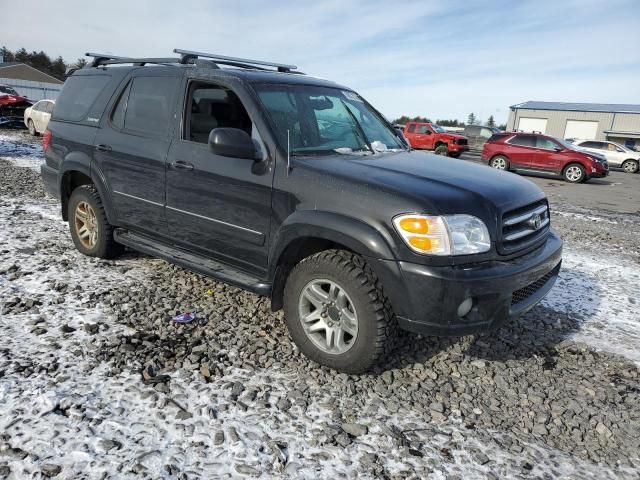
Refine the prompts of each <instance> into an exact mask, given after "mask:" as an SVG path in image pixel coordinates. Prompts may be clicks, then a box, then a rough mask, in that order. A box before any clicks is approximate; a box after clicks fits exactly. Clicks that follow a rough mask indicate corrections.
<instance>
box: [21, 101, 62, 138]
mask: <svg viewBox="0 0 640 480" xmlns="http://www.w3.org/2000/svg"><path fill="white" fill-rule="evenodd" d="M55 103H56V102H55V101H54V100H40V101H39V102H36V103H34V104H33V106H31V107H29V108H27V109H26V110H25V111H24V124H25V125H26V126H27V128H28V129H29V133H30V134H31V135H40V134H41V133H42V132H44V131H45V130H46V129H47V125H49V120H50V119H51V113H52V112H53V107H54V106H55Z"/></svg>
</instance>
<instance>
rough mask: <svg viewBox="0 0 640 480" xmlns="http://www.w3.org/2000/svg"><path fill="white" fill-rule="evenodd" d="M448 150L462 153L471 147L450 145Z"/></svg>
mask: <svg viewBox="0 0 640 480" xmlns="http://www.w3.org/2000/svg"><path fill="white" fill-rule="evenodd" d="M448 148H449V151H450V152H454V153H462V152H467V151H468V150H469V145H458V144H457V143H450V144H449V146H448Z"/></svg>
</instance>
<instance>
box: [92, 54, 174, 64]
mask: <svg viewBox="0 0 640 480" xmlns="http://www.w3.org/2000/svg"><path fill="white" fill-rule="evenodd" d="M85 55H86V56H87V57H93V61H92V62H91V63H90V64H88V67H99V66H100V65H117V64H121V63H133V64H134V65H138V66H143V65H145V64H147V63H157V64H163V65H164V64H171V63H180V59H179V58H153V57H152V58H130V57H121V56H116V55H110V54H104V53H85Z"/></svg>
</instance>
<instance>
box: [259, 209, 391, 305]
mask: <svg viewBox="0 0 640 480" xmlns="http://www.w3.org/2000/svg"><path fill="white" fill-rule="evenodd" d="M304 239H310V240H311V239H314V240H327V241H329V242H332V243H337V244H339V245H343V246H344V247H346V248H348V249H349V250H351V251H353V252H354V253H357V254H358V255H362V256H363V257H366V258H367V260H368V263H369V265H370V266H371V268H372V269H373V270H374V272H375V273H376V274H377V275H378V277H379V278H380V279H381V280H383V279H384V278H388V277H389V274H390V273H389V271H388V270H389V268H390V267H391V265H396V263H395V260H396V255H395V254H394V248H393V245H394V240H393V238H392V237H391V235H389V234H388V233H387V232H384V231H382V230H380V229H377V228H375V227H374V226H373V225H370V224H368V223H365V222H363V221H362V220H360V219H357V218H354V217H349V216H346V215H342V214H339V213H334V212H324V211H318V210H299V211H296V212H294V213H293V214H292V215H290V216H289V217H288V218H287V219H286V220H285V221H284V222H283V223H282V225H281V227H280V229H279V230H278V232H277V234H276V235H275V237H274V238H273V240H272V242H271V245H272V247H271V250H270V254H269V259H270V261H269V274H268V275H269V276H268V278H269V279H270V281H271V284H272V288H271V307H272V309H273V310H278V309H279V308H281V306H282V293H283V290H284V284H285V283H286V278H287V276H288V273H289V271H290V269H291V268H292V267H293V263H289V262H287V261H286V259H284V258H283V255H286V251H287V249H288V248H289V247H290V246H293V245H295V243H296V242H298V241H300V240H304ZM383 260H387V261H386V262H385V261H383ZM394 275H397V273H394Z"/></svg>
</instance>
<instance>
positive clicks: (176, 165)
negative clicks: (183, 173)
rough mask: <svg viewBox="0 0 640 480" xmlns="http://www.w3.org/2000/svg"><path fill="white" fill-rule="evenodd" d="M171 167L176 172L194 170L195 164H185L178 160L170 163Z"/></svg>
mask: <svg viewBox="0 0 640 480" xmlns="http://www.w3.org/2000/svg"><path fill="white" fill-rule="evenodd" d="M169 166H170V167H171V168H175V169H176V170H193V163H189V162H185V161H184V160H177V161H176V162H174V163H170V164H169Z"/></svg>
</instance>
